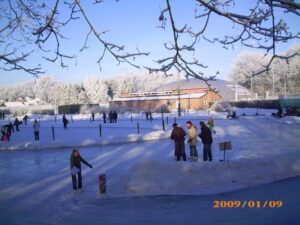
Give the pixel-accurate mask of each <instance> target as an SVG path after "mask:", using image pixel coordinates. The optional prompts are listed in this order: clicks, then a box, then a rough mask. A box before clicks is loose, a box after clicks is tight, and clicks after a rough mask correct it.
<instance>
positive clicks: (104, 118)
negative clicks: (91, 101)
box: [102, 111, 106, 123]
mask: <svg viewBox="0 0 300 225" xmlns="http://www.w3.org/2000/svg"><path fill="white" fill-rule="evenodd" d="M102 115H103V123H106V112H104V111H103V112H102Z"/></svg>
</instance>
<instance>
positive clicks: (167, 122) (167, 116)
mask: <svg viewBox="0 0 300 225" xmlns="http://www.w3.org/2000/svg"><path fill="white" fill-rule="evenodd" d="M167 124H169V117H168V116H167Z"/></svg>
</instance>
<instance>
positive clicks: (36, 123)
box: [32, 122, 40, 132]
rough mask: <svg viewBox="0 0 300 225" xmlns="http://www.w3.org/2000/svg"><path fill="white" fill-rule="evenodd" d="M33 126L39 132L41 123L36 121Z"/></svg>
mask: <svg viewBox="0 0 300 225" xmlns="http://www.w3.org/2000/svg"><path fill="white" fill-rule="evenodd" d="M32 127H33V131H34V132H39V131H40V124H39V123H38V122H34V123H33V125H32Z"/></svg>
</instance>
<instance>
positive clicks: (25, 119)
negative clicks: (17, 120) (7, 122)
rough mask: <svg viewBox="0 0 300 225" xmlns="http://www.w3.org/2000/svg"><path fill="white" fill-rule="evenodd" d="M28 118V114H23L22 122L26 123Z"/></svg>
mask: <svg viewBox="0 0 300 225" xmlns="http://www.w3.org/2000/svg"><path fill="white" fill-rule="evenodd" d="M28 119H29V116H27V115H25V116H24V117H23V122H24V124H27V120H28Z"/></svg>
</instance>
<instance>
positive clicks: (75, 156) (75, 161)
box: [70, 149, 93, 192]
mask: <svg viewBox="0 0 300 225" xmlns="http://www.w3.org/2000/svg"><path fill="white" fill-rule="evenodd" d="M81 162H82V163H83V164H85V165H86V166H88V167H90V168H91V169H92V168H93V166H92V165H91V164H89V163H88V162H87V161H85V159H84V158H83V157H82V156H81V155H80V154H79V152H78V150H77V149H73V152H72V154H71V157H70V168H71V174H72V184H73V191H74V192H75V191H76V190H77V187H78V189H79V190H81V191H83V189H82V176H81ZM77 176H78V186H77Z"/></svg>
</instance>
